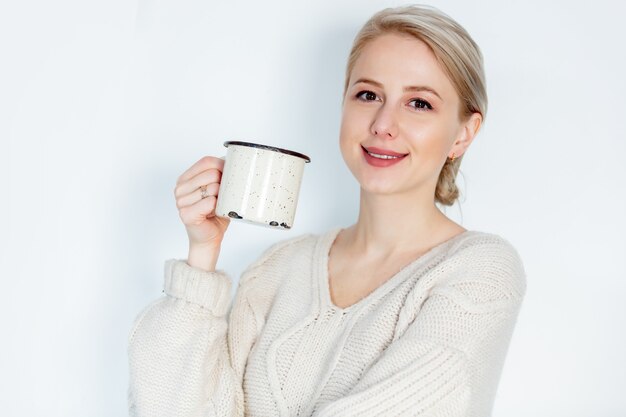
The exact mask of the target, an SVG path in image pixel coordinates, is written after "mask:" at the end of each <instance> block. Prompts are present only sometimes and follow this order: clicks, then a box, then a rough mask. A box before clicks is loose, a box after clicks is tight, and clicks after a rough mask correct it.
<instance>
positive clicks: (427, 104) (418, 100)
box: [355, 90, 433, 111]
mask: <svg viewBox="0 0 626 417" xmlns="http://www.w3.org/2000/svg"><path fill="white" fill-rule="evenodd" d="M363 93H371V94H374V95H376V94H375V93H374V92H372V91H369V90H363V91H360V92H359V93H357V95H356V96H355V97H356V99H357V100H360V101H366V102H367V101H371V100H365V99H362V98H360V96H361V94H363ZM413 101H416V102H418V103H424V105H425V106H426V108H423V107H414V106H411V107H413V108H414V109H415V110H417V111H426V110H432V109H433V106H431V105H430V103H429V102H427V101H426V100H422V99H420V98H414V99H412V100H411V101H410V102H413Z"/></svg>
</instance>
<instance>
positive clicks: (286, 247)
mask: <svg viewBox="0 0 626 417" xmlns="http://www.w3.org/2000/svg"><path fill="white" fill-rule="evenodd" d="M318 238H319V235H317V234H314V233H303V234H299V235H296V236H291V237H289V238H285V239H281V240H278V241H277V242H274V243H272V244H271V245H270V246H268V247H267V248H266V249H265V250H264V251H263V252H262V253H261V254H260V255H259V256H258V257H257V258H256V259H255V260H254V261H253V262H252V263H251V264H250V265H248V267H247V268H246V269H245V270H244V272H243V274H242V276H241V279H240V281H239V285H244V284H250V283H251V281H254V280H255V277H259V276H260V275H263V274H266V273H267V272H265V271H267V270H268V269H282V268H286V267H288V266H289V265H290V264H292V263H294V262H297V257H298V256H302V255H303V254H306V253H308V251H307V250H306V249H308V248H313V247H314V245H315V242H317V239H318ZM262 271H263V272H262Z"/></svg>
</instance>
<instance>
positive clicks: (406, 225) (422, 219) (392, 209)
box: [344, 189, 465, 260]
mask: <svg viewBox="0 0 626 417" xmlns="http://www.w3.org/2000/svg"><path fill="white" fill-rule="evenodd" d="M464 230H465V229H464V228H462V227H461V226H459V225H458V224H456V223H454V222H453V221H451V220H450V219H448V218H447V217H446V216H445V215H444V214H443V213H442V212H441V211H440V210H439V209H438V208H437V206H436V205H435V202H434V199H433V198H432V196H430V197H429V196H420V195H416V194H415V193H412V194H409V193H402V194H401V193H397V194H375V193H370V192H367V191H365V190H363V189H361V196H360V210H359V217H358V220H357V222H356V224H354V225H353V226H351V227H350V228H348V229H347V230H346V237H347V239H346V240H345V241H344V242H346V244H347V245H348V246H349V247H350V251H351V252H353V253H355V254H357V253H358V254H362V255H364V256H367V257H368V259H381V260H384V259H387V258H389V257H392V256H395V255H402V254H406V253H414V252H420V251H426V250H428V249H429V248H430V247H432V246H434V245H436V244H438V243H440V242H443V241H444V240H447V239H448V238H450V237H452V236H454V235H456V234H458V233H460V232H462V231H464Z"/></svg>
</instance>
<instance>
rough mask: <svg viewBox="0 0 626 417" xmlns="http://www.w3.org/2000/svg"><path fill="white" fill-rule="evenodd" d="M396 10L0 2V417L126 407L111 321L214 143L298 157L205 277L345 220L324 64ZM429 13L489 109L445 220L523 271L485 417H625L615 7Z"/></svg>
mask: <svg viewBox="0 0 626 417" xmlns="http://www.w3.org/2000/svg"><path fill="white" fill-rule="evenodd" d="M400 4H403V3H400V2H393V1H372V0H370V1H364V0H351V1H343V2H337V1H331V0H323V1H316V2H312V1H309V2H304V1H292V2H283V1H278V0H269V1H265V2H257V1H247V2H244V1H231V2H225V1H224V2H209V1H199V0H185V1H171V0H169V1H168V0H159V1H156V0H141V1H139V2H137V1H119V0H117V1H111V0H109V1H98V2H94V1H90V2H86V1H78V0H76V1H55V2H50V1H19V2H17V1H14V2H9V1H3V2H2V5H1V6H0V48H1V49H0V60H1V61H0V138H1V148H0V199H1V200H0V201H1V204H0V245H1V246H0V266H1V268H2V288H3V297H2V301H1V302H0V308H1V311H0V313H1V314H0V325H1V334H2V341H1V344H0V404H1V407H2V414H3V415H6V416H18V415H19V416H35V415H46V416H48V417H56V416H64V417H67V416H77V417H78V416H80V417H84V416H90V417H96V416H102V417H104V416H107V417H109V416H122V415H126V413H127V411H126V389H127V382H128V376H127V372H128V368H127V357H126V347H127V335H128V332H129V329H130V326H131V323H132V320H133V319H134V317H135V316H136V314H138V313H139V311H140V310H141V309H142V308H143V307H144V306H145V305H147V304H148V303H149V302H150V301H151V300H153V299H155V298H156V297H160V296H161V295H162V294H161V289H162V279H163V263H164V261H165V260H166V259H168V258H173V257H178V258H184V257H186V250H187V246H186V245H187V237H186V234H185V230H184V227H183V225H182V223H181V222H180V220H179V218H178V212H177V210H176V207H175V204H174V198H173V189H174V185H175V180H176V178H177V177H178V175H180V174H181V173H182V172H183V171H184V170H185V169H187V168H188V167H189V166H190V165H191V164H192V163H194V162H195V161H197V160H198V159H200V157H202V156H204V155H214V156H222V155H224V154H225V152H226V148H224V147H223V146H222V143H223V142H224V141H225V140H248V141H253V142H261V143H268V144H274V145H275V146H281V147H286V148H290V149H294V150H297V151H300V152H302V153H305V154H307V155H308V156H310V157H311V159H312V162H311V163H310V164H307V165H306V167H305V174H304V179H303V182H302V188H301V194H300V200H299V203H298V212H297V216H296V220H295V223H294V228H293V229H292V230H290V231H272V230H269V229H265V228H261V227H256V226H252V225H247V224H240V223H236V222H232V223H231V227H230V228H229V231H228V235H227V238H226V240H225V242H224V245H223V247H222V254H221V257H220V260H219V263H218V267H219V268H221V269H225V270H227V271H228V272H229V273H231V274H232V276H233V278H234V280H235V281H236V280H237V279H238V277H239V274H240V273H241V272H242V270H243V269H244V268H245V267H246V265H248V264H249V263H250V262H252V261H253V260H254V259H255V258H256V257H257V256H258V255H259V254H260V253H261V251H262V250H264V249H265V248H267V247H268V245H270V244H271V243H273V242H275V241H278V240H282V239H285V238H288V237H292V236H295V235H298V234H301V233H308V232H313V233H318V232H322V231H325V230H327V229H328V228H330V227H333V226H335V225H342V226H348V225H350V224H352V223H353V222H354V221H355V220H356V216H357V213H358V184H357V183H356V181H355V180H354V178H353V177H352V175H351V174H350V172H349V171H348V169H347V168H346V166H345V165H344V163H343V160H342V159H341V155H340V152H339V147H338V132H339V120H340V104H341V92H342V86H343V76H344V69H345V61H346V58H347V54H348V52H349V49H350V46H351V42H352V39H353V37H354V35H355V34H356V32H357V30H358V29H359V28H360V26H361V25H362V24H363V23H364V22H365V21H366V19H367V18H369V16H371V15H372V14H373V13H374V12H375V11H377V10H379V9H381V8H383V7H386V6H395V5H400ZM431 4H433V5H435V6H437V7H439V8H440V9H441V10H443V11H444V12H446V13H448V14H450V15H451V16H452V17H454V18H455V19H456V20H458V21H459V22H460V23H461V24H462V25H463V26H465V27H466V28H467V29H468V31H469V32H470V33H471V34H472V36H473V37H474V39H475V40H476V41H477V42H478V44H479V45H480V46H481V48H482V50H483V53H484V55H485V65H486V73H487V80H488V94H489V99H490V102H489V111H488V115H487V119H486V123H485V125H484V126H483V129H482V131H481V132H480V134H479V136H478V137H477V138H476V140H475V141H474V144H473V145H472V147H471V148H470V150H469V151H468V153H467V155H466V157H465V158H464V161H463V165H462V168H461V173H462V175H461V177H460V178H459V183H460V185H461V188H462V193H463V198H462V201H461V203H460V205H456V206H454V207H453V208H450V209H448V210H447V214H448V215H449V216H451V217H452V218H454V219H455V220H456V221H458V222H460V223H461V224H463V225H464V226H465V227H466V228H469V229H476V230H483V231H488V232H493V233H498V234H501V235H502V236H504V237H505V238H507V239H508V240H510V241H511V242H512V243H513V244H514V245H515V246H516V248H517V249H518V251H519V252H520V254H521V256H522V258H523V260H524V262H525V268H526V270H527V276H528V292H527V296H526V299H525V302H524V305H523V309H522V311H521V313H520V316H519V320H518V324H517V327H516V330H515V333H514V336H513V340H512V343H511V347H510V349H509V354H508V357H507V362H506V364H505V368H504V371H503V374H502V379H501V383H500V386H499V391H498V395H497V397H496V402H495V409H494V416H496V417H528V416H549V417H558V416H567V417H583V416H584V417H590V416H593V417H605V416H606V417H608V416H626V397H625V396H624V395H623V394H624V389H625V388H626V387H625V385H624V384H625V383H624V375H625V374H626V359H625V355H624V352H625V351H626V335H625V333H624V330H623V329H624V324H625V318H626V302H625V296H626V291H625V290H626V272H625V266H626V263H625V261H624V259H625V258H626V244H625V243H624V239H625V238H624V236H625V232H626V221H625V220H624V213H626V199H625V197H624V189H625V187H624V180H626V168H625V166H624V162H623V161H624V155H625V154H626V134H625V133H624V130H625V128H624V120H625V118H624V114H625V110H626V108H625V107H626V106H625V105H624V102H625V99H626V86H625V81H624V74H626V58H625V52H624V50H625V49H624V40H625V39H626V30H625V29H624V25H623V16H624V12H625V11H626V10H625V8H624V6H623V4H622V3H621V2H617V1H614V2H608V1H594V2H587V1H584V2H583V1H575V2H572V1H552V2H547V3H546V2H545V1H540V0H527V1H524V2H502V1H480V0H477V1H472V2H467V1H460V0H459V1H436V2H433V3H431ZM390 220H391V221H393V219H390ZM234 287H235V286H234ZM234 287H233V288H234Z"/></svg>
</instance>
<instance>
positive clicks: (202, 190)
mask: <svg viewBox="0 0 626 417" xmlns="http://www.w3.org/2000/svg"><path fill="white" fill-rule="evenodd" d="M206 189H207V186H206V185H203V186H202V187H200V191H201V193H200V197H202V198H207V197H208V194H207V193H206Z"/></svg>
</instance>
